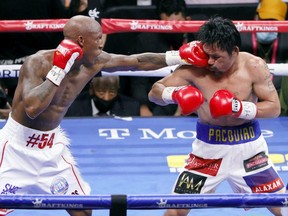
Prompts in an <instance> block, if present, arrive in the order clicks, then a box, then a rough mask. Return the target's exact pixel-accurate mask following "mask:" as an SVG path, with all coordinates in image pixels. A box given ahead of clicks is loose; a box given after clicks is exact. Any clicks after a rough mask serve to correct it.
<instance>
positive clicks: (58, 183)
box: [50, 176, 69, 195]
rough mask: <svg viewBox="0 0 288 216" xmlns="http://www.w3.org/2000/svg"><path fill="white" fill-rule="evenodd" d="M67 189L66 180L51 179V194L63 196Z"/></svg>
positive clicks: (59, 178)
mask: <svg viewBox="0 0 288 216" xmlns="http://www.w3.org/2000/svg"><path fill="white" fill-rule="evenodd" d="M68 188H69V184H68V182H67V180H66V179H65V178H63V177H61V176H57V177H56V178H54V179H53V181H52V183H51V186H50V190H51V192H52V194H57V195H63V194H66V193H67V191H68Z"/></svg>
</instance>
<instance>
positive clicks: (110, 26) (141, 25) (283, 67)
mask: <svg viewBox="0 0 288 216" xmlns="http://www.w3.org/2000/svg"><path fill="white" fill-rule="evenodd" d="M66 22H67V19H41V20H39V19H38V20H0V32H48V31H49V32H59V31H62V30H63V27H64V25H65V23H66ZM203 22H204V21H163V20H136V19H102V20H101V25H102V29H103V32H104V33H106V34H113V33H119V32H196V31H198V29H199V27H200V26H201V25H202V24H203ZM233 22H234V23H235V25H236V27H237V29H238V30H239V31H240V32H259V31H263V32H288V22H287V21H267V20H266V21H262V20H261V21H256V20H251V21H242V20H239V21H233ZM268 66H269V69H270V72H271V73H272V74H273V75H276V76H288V64H286V63H280V64H268ZM20 67H21V65H0V78H11V77H18V75H19V69H20ZM174 69H175V67H173V66H172V67H166V68H163V69H159V70H156V71H133V72H132V71H121V72H120V71H119V72H116V73H107V72H105V71H103V72H102V75H103V76H118V75H119V76H155V77H163V76H166V75H167V74H169V73H171V72H172V71H173V70H174Z"/></svg>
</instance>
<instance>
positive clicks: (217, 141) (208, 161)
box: [149, 17, 285, 216]
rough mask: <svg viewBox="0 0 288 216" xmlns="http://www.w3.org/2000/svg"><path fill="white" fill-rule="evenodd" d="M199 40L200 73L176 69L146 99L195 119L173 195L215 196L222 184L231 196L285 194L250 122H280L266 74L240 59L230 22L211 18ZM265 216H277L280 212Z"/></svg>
mask: <svg viewBox="0 0 288 216" xmlns="http://www.w3.org/2000/svg"><path fill="white" fill-rule="evenodd" d="M198 38H199V41H198V42H193V44H194V45H192V46H193V47H194V49H195V50H197V53H198V57H201V58H202V61H203V65H202V66H201V67H195V66H194V65H190V66H187V65H182V66H179V67H178V68H177V69H176V70H175V71H174V72H173V73H172V74H169V75H168V76H166V77H164V78H163V79H161V80H159V81H158V82H156V83H155V84H154V85H153V87H152V89H151V91H150V92H149V99H150V101H152V102H154V103H156V104H159V105H163V106H165V105H167V104H171V103H177V104H178V105H179V106H180V107H181V110H182V114H183V115H189V114H191V113H194V112H196V113H197V115H198V123H197V125H196V127H197V137H196V139H195V141H194V142H193V144H192V152H191V153H190V154H189V156H188V158H187V161H186V164H185V167H184V169H183V172H181V173H180V174H179V176H178V178H177V180H176V182H175V185H174V188H173V193H177V194H198V193H213V192H215V190H216V188H217V186H218V185H219V184H220V183H221V182H222V181H224V180H227V181H228V182H229V183H230V185H231V187H232V189H233V190H234V191H235V192H237V193H284V192H285V186H284V183H283V181H282V180H281V178H280V176H279V174H278V173H277V171H276V170H275V168H274V166H273V164H272V162H271V161H270V160H269V158H268V148H267V143H266V141H265V140H264V138H263V136H262V135H261V130H260V127H259V123H258V121H257V120H256V118H275V117H278V116H279V114H280V102H279V99H278V94H277V91H276V90H275V87H274V85H273V83H272V80H271V75H270V71H269V68H268V66H267V65H266V63H265V62H264V60H263V59H261V58H259V57H256V56H254V55H251V54H249V53H245V52H240V47H241V39H240V34H239V32H238V30H237V28H236V27H235V25H234V24H233V22H232V21H231V20H229V19H223V18H221V17H212V18H211V19H209V20H208V21H207V22H205V23H204V24H203V25H202V26H201V28H200V30H199V32H198ZM195 43H196V44H198V45H197V46H196V45H195ZM179 51H180V56H185V55H183V54H181V49H180V50H179ZM194 52H196V51H194ZM200 53H202V55H201V54H200ZM174 61H177V58H176V57H175V58H174ZM199 61H200V60H199ZM181 62H182V60H179V63H180V64H181ZM269 210H270V211H271V212H272V213H273V214H274V215H277V216H280V215H282V214H281V208H278V207H271V208H269ZM188 213H189V209H168V210H167V211H166V212H165V214H164V215H165V216H186V215H187V214H188Z"/></svg>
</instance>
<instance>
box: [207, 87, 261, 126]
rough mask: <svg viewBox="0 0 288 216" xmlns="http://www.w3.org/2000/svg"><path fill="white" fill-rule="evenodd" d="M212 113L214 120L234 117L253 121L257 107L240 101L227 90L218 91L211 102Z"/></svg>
mask: <svg viewBox="0 0 288 216" xmlns="http://www.w3.org/2000/svg"><path fill="white" fill-rule="evenodd" d="M209 105H210V112H211V115H212V117H213V118H219V117H221V116H234V117H236V118H242V119H247V120H251V119H254V118H255V116H256V114H257V106H256V105H255V104H254V103H252V102H248V101H240V100H239V99H238V98H237V97H236V96H235V95H233V94H232V93H231V92H229V91H227V90H218V91H217V92H215V94H214V95H213V97H212V98H211V100H210V104H209Z"/></svg>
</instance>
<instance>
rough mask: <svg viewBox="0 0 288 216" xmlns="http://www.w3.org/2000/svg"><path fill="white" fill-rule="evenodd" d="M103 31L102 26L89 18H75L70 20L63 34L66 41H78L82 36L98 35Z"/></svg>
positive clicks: (79, 16) (80, 16)
mask: <svg viewBox="0 0 288 216" xmlns="http://www.w3.org/2000/svg"><path fill="white" fill-rule="evenodd" d="M100 31H102V29H101V25H100V24H99V23H98V22H97V21H96V20H94V19H93V18H91V17H88V16H82V15H78V16H74V17H72V18H71V19H69V20H68V22H67V23H66V24H65V26H64V29H63V34H64V37H65V38H66V39H71V40H76V39H77V37H78V36H80V35H82V36H83V35H87V34H89V33H98V32H100Z"/></svg>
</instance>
